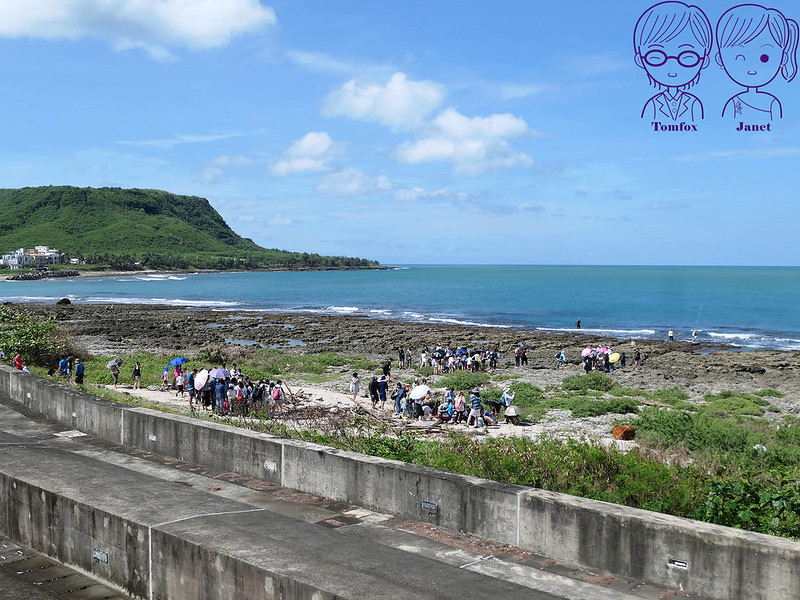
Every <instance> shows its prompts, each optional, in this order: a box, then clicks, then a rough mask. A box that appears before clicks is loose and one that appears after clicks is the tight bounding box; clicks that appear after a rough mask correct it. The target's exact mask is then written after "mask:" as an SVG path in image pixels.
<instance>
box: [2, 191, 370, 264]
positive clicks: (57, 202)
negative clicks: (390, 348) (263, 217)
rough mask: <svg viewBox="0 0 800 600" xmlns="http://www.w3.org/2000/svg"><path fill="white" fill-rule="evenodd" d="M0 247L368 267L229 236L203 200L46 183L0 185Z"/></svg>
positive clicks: (124, 257) (98, 259)
mask: <svg viewBox="0 0 800 600" xmlns="http://www.w3.org/2000/svg"><path fill="white" fill-rule="evenodd" d="M0 215H2V220H0V253H6V252H10V251H12V250H15V249H17V248H30V247H32V246H34V245H46V246H50V247H51V248H57V249H58V250H60V251H61V252H63V253H64V254H66V255H67V256H70V257H80V258H83V259H85V260H87V262H89V263H108V264H111V265H112V266H114V267H117V268H119V267H122V268H124V267H125V266H126V265H127V266H130V267H132V266H133V264H134V263H136V262H140V263H142V265H143V266H148V267H153V268H188V267H196V268H214V269H216V268H242V267H246V268H247V267H249V268H270V267H273V268H335V267H374V266H377V263H376V262H374V261H367V260H363V259H354V258H347V257H330V256H319V255H317V254H308V253H297V252H286V251H282V250H268V249H265V248H262V247H261V246H258V245H257V244H256V243H255V242H253V241H252V240H250V239H248V238H243V237H241V236H239V235H237V234H236V233H235V232H234V231H233V230H232V229H231V228H230V227H228V225H227V224H226V223H225V221H224V219H223V218H222V217H221V216H220V215H219V213H218V212H217V211H216V210H214V208H213V207H212V206H211V204H210V203H209V202H208V200H206V199H204V198H198V197H197V196H179V195H176V194H170V193H168V192H163V191H160V190H139V189H130V190H125V189H120V188H76V187H69V186H48V187H36V188H23V189H19V190H8V189H6V190H0Z"/></svg>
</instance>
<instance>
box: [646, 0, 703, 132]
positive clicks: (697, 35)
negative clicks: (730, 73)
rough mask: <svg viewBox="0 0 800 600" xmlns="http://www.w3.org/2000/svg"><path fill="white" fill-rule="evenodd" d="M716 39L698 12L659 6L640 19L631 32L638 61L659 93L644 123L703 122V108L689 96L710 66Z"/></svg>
mask: <svg viewBox="0 0 800 600" xmlns="http://www.w3.org/2000/svg"><path fill="white" fill-rule="evenodd" d="M713 39H714V38H713V33H712V31H711V23H710V22H709V20H708V17H706V15H705V13H704V12H703V11H702V10H700V9H699V8H698V7H697V6H689V5H688V4H684V3H683V2H661V3H659V4H656V5H654V6H651V7H650V8H648V9H647V10H646V11H645V12H644V14H643V15H642V16H641V17H639V20H638V21H637V22H636V28H635V29H634V32H633V48H634V51H635V53H636V54H635V56H634V61H635V62H636V64H637V65H639V66H640V67H641V68H642V69H644V70H645V71H646V72H647V77H648V80H649V81H650V84H651V85H653V86H654V87H656V88H658V90H659V93H658V94H656V95H655V96H653V97H652V98H650V100H648V101H647V104H645V105H644V109H643V110H642V118H644V117H648V118H653V119H655V118H661V119H664V120H667V119H668V120H670V121H674V122H677V121H687V122H691V121H694V120H695V119H702V118H703V116H704V114H703V103H702V102H700V100H699V99H698V98H697V97H696V96H694V95H692V94H690V93H688V92H687V91H686V90H687V89H689V88H690V87H692V86H693V85H695V84H696V83H697V82H698V81H699V80H700V71H702V70H703V69H705V68H706V67H708V65H709V63H710V62H711V61H710V59H709V55H710V54H711V45H712V43H713Z"/></svg>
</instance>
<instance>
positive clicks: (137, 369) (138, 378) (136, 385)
mask: <svg viewBox="0 0 800 600" xmlns="http://www.w3.org/2000/svg"><path fill="white" fill-rule="evenodd" d="M131 375H133V389H135V390H139V389H141V388H142V365H141V363H140V362H139V361H138V360H137V361H136V364H135V365H134V366H133V373H131Z"/></svg>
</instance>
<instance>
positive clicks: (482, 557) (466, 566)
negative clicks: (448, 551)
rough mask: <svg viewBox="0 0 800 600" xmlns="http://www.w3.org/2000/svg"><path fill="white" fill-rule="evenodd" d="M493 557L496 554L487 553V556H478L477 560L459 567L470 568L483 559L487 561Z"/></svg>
mask: <svg viewBox="0 0 800 600" xmlns="http://www.w3.org/2000/svg"><path fill="white" fill-rule="evenodd" d="M492 558H494V556H493V555H491V554H489V555H487V556H481V557H480V558H476V559H475V560H473V561H472V562H468V563H467V564H465V565H461V566H460V567H458V568H459V569H469V568H470V567H471V566H472V565H477V564H478V563H480V562H483V561H485V560H490V559H492Z"/></svg>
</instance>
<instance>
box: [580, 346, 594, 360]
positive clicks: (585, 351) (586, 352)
mask: <svg viewBox="0 0 800 600" xmlns="http://www.w3.org/2000/svg"><path fill="white" fill-rule="evenodd" d="M591 353H592V349H591V348H584V349H583V350H582V351H581V358H586V357H587V356H589V355H590V354H591Z"/></svg>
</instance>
